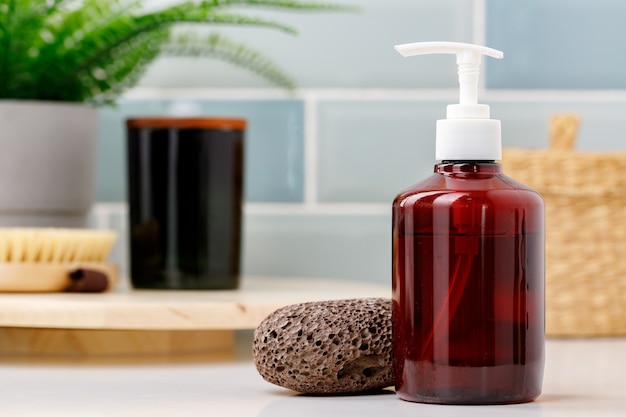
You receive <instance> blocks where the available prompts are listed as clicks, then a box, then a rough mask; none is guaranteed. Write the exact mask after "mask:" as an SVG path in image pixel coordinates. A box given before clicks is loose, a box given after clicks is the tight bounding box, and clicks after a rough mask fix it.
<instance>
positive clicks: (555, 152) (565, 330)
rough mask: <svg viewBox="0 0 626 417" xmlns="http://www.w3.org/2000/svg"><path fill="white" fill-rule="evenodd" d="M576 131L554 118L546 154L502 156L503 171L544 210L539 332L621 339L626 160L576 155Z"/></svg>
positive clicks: (625, 291) (625, 331)
mask: <svg viewBox="0 0 626 417" xmlns="http://www.w3.org/2000/svg"><path fill="white" fill-rule="evenodd" d="M577 130H578V117H577V116H574V115H558V116H554V117H553V118H552V119H551V123H550V131H551V132H550V138H551V146H550V149H549V150H531V149H505V150H504V152H503V154H504V155H503V161H502V162H503V166H504V172H505V173H506V174H507V175H509V176H510V177H512V178H515V179H516V180H518V181H520V182H522V183H524V184H526V185H528V186H530V187H532V188H534V189H536V190H537V191H539V192H540V193H541V194H542V196H543V198H544V200H545V203H546V333H547V334H548V335H549V336H616V335H626V153H623V152H622V153H588V152H584V153H582V152H575V151H574V150H573V147H574V142H575V139H576V133H577Z"/></svg>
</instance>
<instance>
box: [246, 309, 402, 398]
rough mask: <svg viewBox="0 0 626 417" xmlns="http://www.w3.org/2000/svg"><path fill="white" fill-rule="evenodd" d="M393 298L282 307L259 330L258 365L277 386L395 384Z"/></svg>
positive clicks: (323, 390) (330, 390)
mask: <svg viewBox="0 0 626 417" xmlns="http://www.w3.org/2000/svg"><path fill="white" fill-rule="evenodd" d="M391 355H392V339H391V300H389V299H384V298H363V299H351V300H334V301H323V302H309V303H302V304H294V305H291V306H287V307H283V308H280V309H278V310H276V311H275V312H273V313H272V314H270V315H269V316H268V317H266V318H265V319H264V320H263V322H262V323H261V324H260V325H259V326H258V327H257V329H256V330H255V332H254V341H253V356H254V363H255V365H256V368H257V370H258V371H259V373H260V374H261V376H262V377H263V378H264V379H265V380H266V381H269V382H271V383H273V384H276V385H279V386H281V387H285V388H289V389H292V390H295V391H298V392H302V393H308V394H347V393H360V392H366V391H372V390H376V389H381V388H385V387H388V386H391V385H393V370H392V356H391Z"/></svg>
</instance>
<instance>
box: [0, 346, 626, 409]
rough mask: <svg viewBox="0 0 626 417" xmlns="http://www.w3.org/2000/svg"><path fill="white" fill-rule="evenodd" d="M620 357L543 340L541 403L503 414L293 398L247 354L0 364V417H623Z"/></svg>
mask: <svg viewBox="0 0 626 417" xmlns="http://www.w3.org/2000/svg"><path fill="white" fill-rule="evenodd" d="M247 342H249V340H248V341H246V345H247ZM244 347H246V346H245V345H244ZM625 352H626V338H622V339H613V340H608V339H596V340H550V341H549V342H548V344H547V363H546V375H545V383H544V394H543V395H542V396H541V397H540V398H539V400H538V401H536V402H534V403H529V404H520V405H508V406H438V405H424V404H414V403H407V402H404V401H401V400H399V399H397V398H396V397H395V395H394V394H393V393H388V394H378V395H366V396H341V397H311V396H300V395H297V394H296V393H294V392H292V391H289V390H286V389H283V388H280V387H276V386H274V385H271V384H269V383H267V382H265V381H264V380H263V379H262V378H261V377H260V376H259V375H258V374H257V372H256V370H255V369H254V365H253V364H252V363H251V361H250V359H249V349H246V350H245V353H244V354H243V356H244V357H243V358H239V360H237V361H232V362H221V363H220V362H217V363H208V362H188V363H170V364H167V363H161V364H156V363H152V364H150V363H143V364H135V365H124V364H117V365H116V364H112V363H109V364H100V365H97V364H86V363H83V364H81V363H80V362H76V361H75V362H73V363H72V362H66V363H56V364H55V363H47V364H28V363H25V362H16V361H15V360H13V361H11V360H9V359H7V358H2V359H0V360H1V361H2V362H1V363H0V375H1V377H0V392H1V393H2V394H1V398H2V399H1V400H0V415H2V416H12V417H14V416H49V417H50V416H51V417H54V416H63V417H71V416H81V417H84V416H89V417H98V416H107V417H109V416H115V417H120V416H150V417H159V416H184V417H193V416H202V417H206V416H220V417H229V416H250V417H253V416H260V417H261V416H262V417H293V416H297V417H309V416H311V417H320V416H322V417H331V416H350V415H354V416H360V417H368V416H372V417H373V416H376V417H381V416H407V417H408V416H411V417H415V416H428V417H433V416H434V417H436V416H443V417H446V416H542V417H556V416H563V417H565V416H567V417H576V416H585V417H587V416H594V417H604V416H622V417H623V416H626V356H625V355H624V353H625ZM240 356H242V355H240Z"/></svg>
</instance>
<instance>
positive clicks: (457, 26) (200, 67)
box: [141, 0, 472, 87]
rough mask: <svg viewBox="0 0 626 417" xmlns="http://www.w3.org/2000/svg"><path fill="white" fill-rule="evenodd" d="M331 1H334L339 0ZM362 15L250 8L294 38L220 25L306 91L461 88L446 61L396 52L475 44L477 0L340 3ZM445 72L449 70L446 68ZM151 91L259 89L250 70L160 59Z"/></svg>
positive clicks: (149, 81) (146, 81) (148, 82)
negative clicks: (436, 44)
mask: <svg viewBox="0 0 626 417" xmlns="http://www.w3.org/2000/svg"><path fill="white" fill-rule="evenodd" d="M330 2H333V1H332V0H331V1H330ZM334 3H340V4H347V5H355V6H358V7H359V8H360V12H358V13H298V12H289V13H286V12H278V11H271V10H263V9H260V10H259V9H252V8H250V9H244V10H242V11H243V12H245V13H247V14H248V15H253V16H257V15H258V16H263V17H266V18H270V19H273V20H278V21H281V22H284V23H287V24H289V25H292V26H294V27H295V28H297V29H298V31H299V35H298V36H296V37H294V36H290V35H286V34H284V33H281V32H278V31H273V30H268V29H259V28H244V27H237V28H232V27H228V26H220V27H219V28H217V29H216V30H218V31H219V32H220V33H223V34H224V35H227V36H229V37H230V38H231V39H232V40H236V41H239V42H242V43H245V44H246V45H248V46H250V47H253V48H255V49H257V50H259V51H261V52H262V53H263V54H264V55H266V56H268V57H270V58H271V59H272V60H273V61H274V62H276V63H277V64H278V65H280V66H281V67H283V68H284V69H285V70H286V71H287V72H289V73H290V74H291V75H292V76H293V77H294V78H295V79H296V81H297V83H298V85H300V86H302V87H372V86H378V87H409V86H415V87H418V86H421V87H426V86H428V87H445V86H453V85H455V83H456V81H455V77H454V72H453V71H448V70H449V67H448V66H447V65H446V63H445V62H446V60H445V58H444V57H432V58H431V62H430V64H428V65H417V64H414V65H406V63H403V62H402V58H401V57H400V55H398V53H397V52H395V50H394V49H393V45H395V44H398V43H407V42H415V41H419V40H439V39H443V40H449V41H459V42H470V41H471V40H472V20H471V16H472V2H471V1H469V0H420V1H415V0H384V1H382V0H336V1H334ZM444 67H445V71H443V69H444ZM141 85H143V86H159V87H172V86H176V87H184V86H187V87H199V86H205V87H206V86H208V87H258V86H267V85H268V84H267V83H266V82H265V81H263V80H260V79H259V78H258V77H255V76H253V75H251V74H250V73H248V72H246V71H243V70H239V69H236V68H233V67H232V66H230V65H227V64H224V63H220V62H218V61H215V60H212V59H181V58H175V59H174V58H172V59H163V58H162V59H160V60H159V61H158V62H156V63H155V65H153V66H152V67H151V68H150V69H149V71H148V73H147V74H146V76H145V77H144V78H143V80H142V82H141Z"/></svg>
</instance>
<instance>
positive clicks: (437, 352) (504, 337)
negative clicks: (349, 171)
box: [393, 161, 544, 404]
mask: <svg viewBox="0 0 626 417" xmlns="http://www.w3.org/2000/svg"><path fill="white" fill-rule="evenodd" d="M543 248H544V209H543V201H542V199H541V197H540V196H539V195H538V194H537V193H536V192H535V191H533V190H531V189H529V188H527V187H525V186H523V185H521V184H519V183H517V182H515V181H513V180H511V179H510V178H508V177H506V176H505V175H503V174H502V167H501V165H499V164H497V163H495V162H478V161H467V162H462V161H450V162H443V163H441V164H438V165H436V166H435V173H434V174H433V175H432V176H431V177H429V178H427V179H426V180H425V181H423V182H421V183H419V184H417V185H415V186H414V187H411V188H409V189H408V190H406V191H404V192H403V193H401V194H400V195H398V197H397V198H396V199H395V201H394V204H393V329H394V335H393V340H394V370H395V379H396V391H397V393H398V395H399V396H400V398H402V399H405V400H409V401H418V402H427V403H444V404H507V403H519V402H527V401H532V400H533V399H535V398H536V397H537V396H538V395H539V394H540V393H541V385H542V378H543V364H544V252H543V251H544V249H543Z"/></svg>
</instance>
